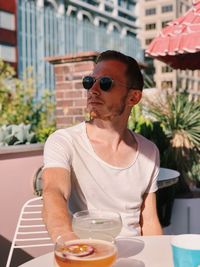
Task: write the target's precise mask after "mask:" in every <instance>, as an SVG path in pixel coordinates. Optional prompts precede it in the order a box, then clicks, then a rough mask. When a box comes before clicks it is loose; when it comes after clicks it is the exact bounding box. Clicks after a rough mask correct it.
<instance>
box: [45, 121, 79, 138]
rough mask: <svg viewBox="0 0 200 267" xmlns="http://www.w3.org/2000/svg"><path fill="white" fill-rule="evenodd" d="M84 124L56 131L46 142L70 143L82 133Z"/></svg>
mask: <svg viewBox="0 0 200 267" xmlns="http://www.w3.org/2000/svg"><path fill="white" fill-rule="evenodd" d="M83 129H84V123H79V124H77V125H73V126H70V127H67V128H61V129H57V130H56V131H55V132H53V133H52V134H51V135H50V136H49V137H48V139H47V141H50V140H51V141H56V142H57V141H58V142H66V141H67V142H71V141H72V140H74V139H75V138H76V136H77V137H79V136H80V135H81V134H82V133H83Z"/></svg>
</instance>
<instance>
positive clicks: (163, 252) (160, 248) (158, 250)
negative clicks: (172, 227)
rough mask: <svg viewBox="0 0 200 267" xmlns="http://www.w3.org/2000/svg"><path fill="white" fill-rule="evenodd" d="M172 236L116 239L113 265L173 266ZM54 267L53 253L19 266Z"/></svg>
mask: <svg viewBox="0 0 200 267" xmlns="http://www.w3.org/2000/svg"><path fill="white" fill-rule="evenodd" d="M171 238H172V236H167V235H163V236H140V237H134V238H127V239H121V240H118V241H117V246H118V248H119V257H120V256H121V257H122V258H119V259H118V260H117V262H116V263H115V265H114V266H113V267H133V266H134V267H173V262H172V252H171V246H170V240H171ZM40 266H48V267H54V259H53V253H48V254H45V255H43V256H41V257H38V258H36V259H33V260H31V261H29V262H27V263H25V264H23V265H20V267H40Z"/></svg>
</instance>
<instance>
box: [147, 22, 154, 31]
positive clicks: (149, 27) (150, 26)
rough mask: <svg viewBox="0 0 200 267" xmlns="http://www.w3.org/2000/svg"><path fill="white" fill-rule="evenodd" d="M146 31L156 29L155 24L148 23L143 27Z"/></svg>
mask: <svg viewBox="0 0 200 267" xmlns="http://www.w3.org/2000/svg"><path fill="white" fill-rule="evenodd" d="M145 29H146V30H154V29H156V23H149V24H146V25H145Z"/></svg>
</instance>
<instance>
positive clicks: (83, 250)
mask: <svg viewBox="0 0 200 267" xmlns="http://www.w3.org/2000/svg"><path fill="white" fill-rule="evenodd" d="M93 253H94V248H93V247H92V246H90V245H87V244H73V245H69V246H67V247H65V249H64V251H63V252H62V254H63V256H64V257H67V256H76V257H85V256H89V255H91V254H93Z"/></svg>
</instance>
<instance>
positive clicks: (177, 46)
mask: <svg viewBox="0 0 200 267" xmlns="http://www.w3.org/2000/svg"><path fill="white" fill-rule="evenodd" d="M146 54H147V55H149V56H152V57H154V58H156V59H158V60H160V61H163V62H165V63H167V64H169V65H170V66H171V67H172V68H174V69H191V70H195V69H200V1H197V2H196V3H193V6H192V8H191V9H190V10H188V12H187V13H186V14H185V15H183V16H181V17H179V18H178V19H176V20H174V21H172V22H170V23H169V24H168V26H167V27H165V28H163V29H162V31H161V32H160V33H159V35H158V36H157V37H156V38H155V39H154V40H153V41H152V42H151V43H150V45H149V46H148V48H147V50H146Z"/></svg>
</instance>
